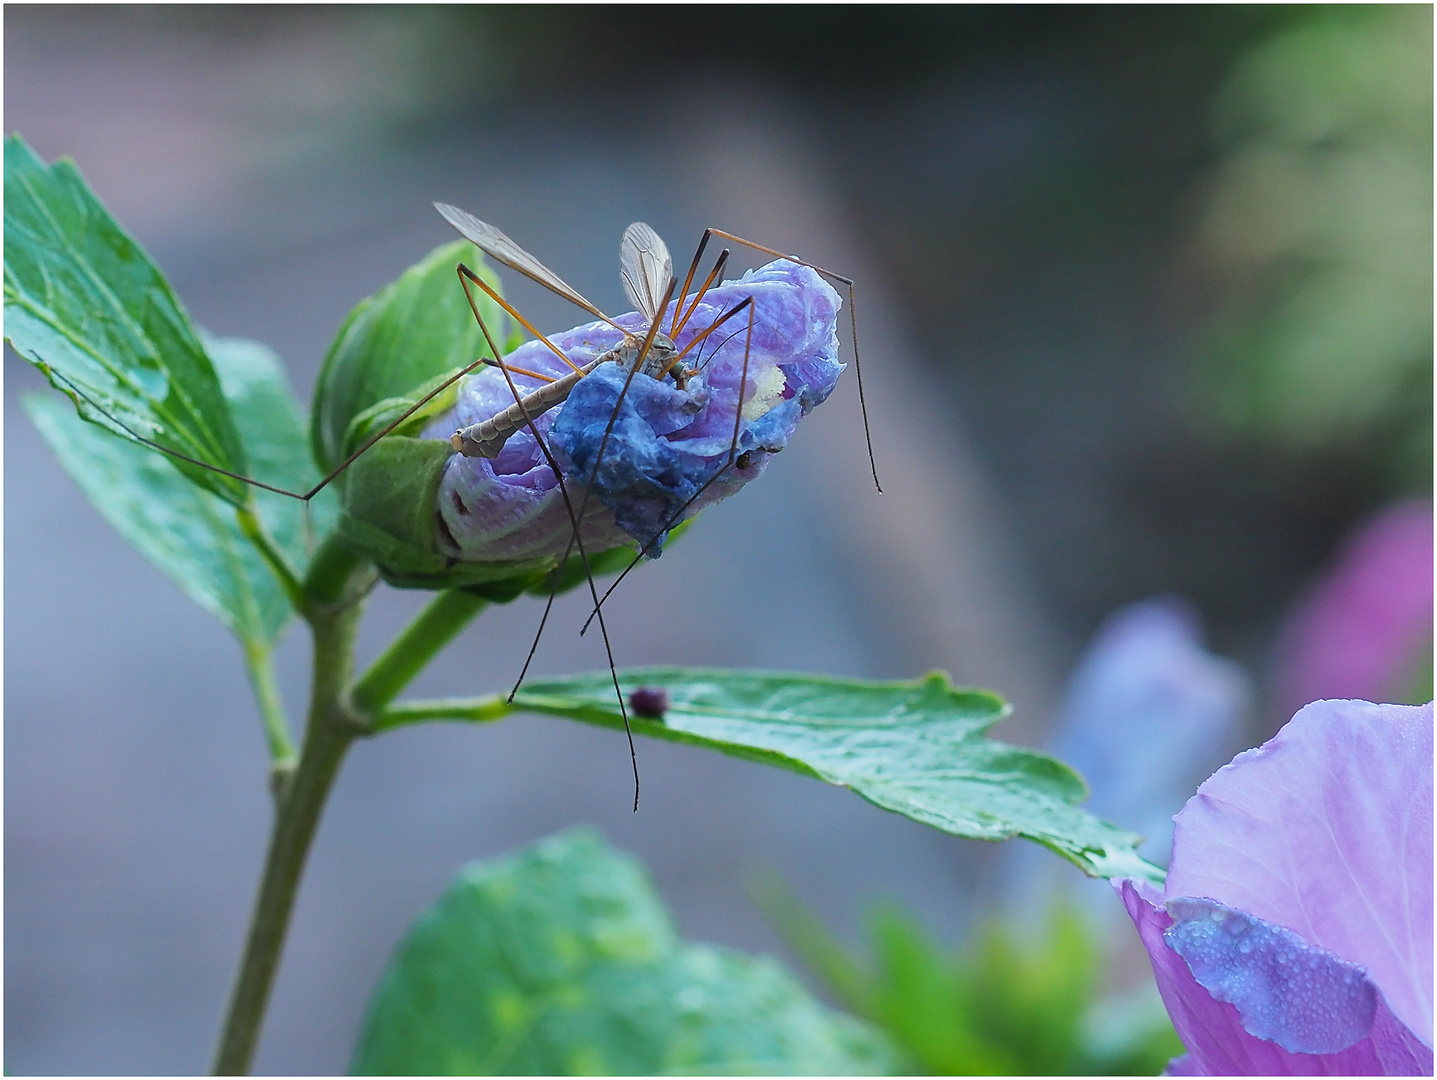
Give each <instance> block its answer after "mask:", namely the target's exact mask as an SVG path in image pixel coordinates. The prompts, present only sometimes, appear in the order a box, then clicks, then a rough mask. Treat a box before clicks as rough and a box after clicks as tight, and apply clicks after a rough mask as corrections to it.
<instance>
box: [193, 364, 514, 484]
mask: <svg viewBox="0 0 1437 1080" xmlns="http://www.w3.org/2000/svg"><path fill="white" fill-rule="evenodd" d="M488 363H489V361H488V360H475V361H474V363H472V364H469V365H468V366H466V367H462V368H460V369H459V370H458V371H456V372H455V373H454V374H453V375H451V376H450V377H449V378H447V379H445V380H444V381H443V382H442V383H440V384H439V385H438V386H436V387H435V388H434V389H433V390H431V391H429V393H427V394H425V395H424V396H423V397H422V398H420V399H419V400H418V401H416V402H415V403H414V404H413V405H411V406H410V407H409V408H407V409H405V410H404V412H403V413H401V414H400V416H399V417H398V419H396V420H395V421H394V422H393V423H391V424H389V425H388V426H386V427H385V429H384V430H383V431H381V432H379V434H377V435H372V436H370V437H369V438H368V439H366V440H365V441H364V444H363V445H362V446H360V448H359V449H358V450H356V451H355V452H354V453H352V454H350V455H349V457H347V458H345V459H344V460H343V461H341V462H340V463H339V464H338V465H336V466H335V467H334V468H333V469H331V470H330V471H329V475H328V476H326V477H325V478H324V479H323V480H321V481H320V482H319V483H317V484H315V485H314V487H312V488H310V489H309V490H308V491H307V492H305V493H304V494H303V495H295V498H297V499H304V500H305V501H306V502H308V501H309V500H310V499H312V498H314V497H315V496H316V495H318V494H319V493H320V491H321V490H323V488H324V487H325V485H326V484H328V483H329V482H330V481H331V480H333V479H334V478H335V477H336V476H338V475H339V474H340V473H342V472H344V470H345V469H347V468H349V467H350V466H351V465H353V464H354V463H355V461H357V460H358V459H359V456H360V455H361V454H363V453H364V452H365V451H366V450H368V449H369V448H370V447H371V446H373V445H374V444H375V443H377V442H378V441H379V440H380V439H382V438H384V436H386V435H388V434H389V433H390V432H391V431H393V430H394V429H395V428H397V427H398V426H399V425H400V424H402V423H404V421H406V420H408V419H409V418H410V417H411V416H413V415H414V414H415V413H417V412H418V411H419V410H420V409H422V408H424V406H426V405H428V404H429V403H430V402H431V401H433V400H434V399H435V398H436V397H438V396H439V395H440V394H442V393H444V391H446V390H448V389H449V388H450V387H451V386H453V385H454V384H455V383H457V382H458V381H459V380H460V379H462V378H464V376H465V375H468V374H469V373H470V372H471V371H473V370H474V369H475V368H477V367H479V366H480V365H482V364H488ZM499 366H501V367H502V366H503V365H502V364H501V365H499ZM211 467H212V466H211ZM249 483H251V484H255V485H256V486H258V487H262V488H267V489H268V490H269V491H279V489H278V488H272V487H269V485H267V484H260V483H259V482H258V481H256V480H250V481H249ZM280 494H281V495H291V494H293V492H289V491H280Z"/></svg>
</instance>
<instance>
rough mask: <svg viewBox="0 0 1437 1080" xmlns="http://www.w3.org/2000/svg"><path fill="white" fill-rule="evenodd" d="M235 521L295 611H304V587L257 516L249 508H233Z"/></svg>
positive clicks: (287, 558)
mask: <svg viewBox="0 0 1437 1080" xmlns="http://www.w3.org/2000/svg"><path fill="white" fill-rule="evenodd" d="M235 520H236V521H238V522H239V527H240V532H242V533H244V534H245V536H247V537H248V538H249V542H250V543H251V544H253V545H254V546H255V549H256V550H257V551H258V552H259V553H260V557H261V558H263V559H264V561H265V563H266V564H268V566H269V568H270V570H272V571H273V572H274V576H275V577H276V578H278V579H279V583H280V586H281V588H283V589H284V594H285V595H286V596H288V597H289V602H290V603H291V604H293V605H294V607H295V610H296V611H303V610H304V600H305V597H304V587H303V586H302V585H301V584H300V582H299V575H298V574H297V573H296V572H295V569H294V567H293V566H291V565H290V562H289V557H288V556H286V555H285V553H284V552H283V551H281V550H280V547H279V545H278V544H276V543H275V542H274V538H273V537H272V536H270V534H269V533H268V532H266V531H265V528H264V524H263V522H261V521H260V519H259V515H258V514H256V513H255V512H254V510H253V509H252V508H251V507H249V506H237V507H235Z"/></svg>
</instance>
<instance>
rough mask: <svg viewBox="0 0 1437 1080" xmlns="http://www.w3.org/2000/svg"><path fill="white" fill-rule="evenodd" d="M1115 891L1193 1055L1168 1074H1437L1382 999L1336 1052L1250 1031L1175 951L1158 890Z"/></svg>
mask: <svg viewBox="0 0 1437 1080" xmlns="http://www.w3.org/2000/svg"><path fill="white" fill-rule="evenodd" d="M1114 887H1115V888H1116V889H1117V890H1118V893H1119V895H1120V896H1121V897H1122V900H1123V905H1124V907H1126V908H1127V911H1128V914H1129V916H1130V917H1131V918H1132V920H1133V924H1134V925H1135V926H1136V927H1137V930H1138V936H1139V937H1140V938H1141V940H1142V942H1143V945H1144V946H1145V947H1146V949H1147V951H1148V957H1149V959H1150V960H1151V961H1152V966H1153V975H1154V977H1155V978H1156V980H1157V984H1158V992H1159V993H1160V994H1161V995H1162V998H1163V1004H1164V1005H1165V1006H1166V1007H1167V1010H1168V1015H1169V1016H1170V1017H1171V1018H1172V1021H1173V1025H1174V1027H1176V1028H1177V1032H1178V1036H1179V1037H1180V1038H1181V1039H1182V1041H1183V1046H1184V1047H1186V1048H1187V1051H1188V1052H1187V1054H1186V1055H1184V1056H1183V1057H1180V1058H1175V1059H1174V1060H1173V1061H1172V1062H1171V1063H1170V1064H1169V1066H1168V1074H1169V1075H1174V1076H1191V1075H1208V1076H1371V1075H1402V1076H1419V1075H1424V1074H1429V1075H1430V1073H1431V1071H1432V1051H1431V1050H1430V1048H1427V1047H1425V1046H1423V1045H1422V1044H1421V1043H1420V1041H1418V1040H1417V1039H1416V1037H1415V1036H1413V1035H1412V1034H1411V1032H1409V1031H1407V1029H1406V1028H1405V1027H1404V1025H1402V1024H1401V1023H1400V1022H1399V1021H1398V1020H1397V1019H1396V1018H1395V1017H1393V1016H1392V1013H1391V1011H1390V1010H1389V1009H1388V1008H1387V1006H1386V1003H1385V1002H1384V1001H1382V1000H1381V999H1380V998H1379V999H1378V1000H1377V1003H1376V1008H1375V1011H1374V1013H1373V1015H1372V1018H1371V1022H1370V1025H1369V1029H1368V1032H1367V1034H1366V1035H1365V1036H1364V1037H1362V1038H1360V1039H1358V1040H1357V1041H1356V1042H1354V1043H1353V1044H1352V1045H1350V1046H1348V1047H1346V1048H1344V1049H1342V1050H1339V1051H1337V1052H1335V1053H1326V1054H1307V1053H1297V1052H1293V1051H1290V1050H1286V1049H1284V1048H1283V1047H1282V1046H1280V1045H1279V1044H1278V1043H1277V1042H1274V1041H1270V1040H1268V1039H1262V1038H1259V1037H1257V1036H1256V1035H1253V1034H1251V1033H1250V1032H1249V1031H1248V1030H1247V1028H1246V1027H1245V1026H1244V1021H1243V1016H1242V1013H1241V1012H1240V1011H1239V1010H1238V1008H1237V1006H1235V1005H1233V1004H1232V1003H1230V1002H1227V1001H1219V1000H1217V999H1216V998H1214V996H1213V995H1212V994H1211V993H1209V991H1208V990H1207V989H1205V988H1204V987H1203V986H1202V984H1201V983H1199V982H1198V980H1197V978H1196V977H1194V975H1193V972H1192V970H1191V969H1190V968H1189V966H1188V963H1187V962H1186V961H1185V960H1184V959H1183V957H1182V956H1180V955H1179V954H1178V953H1177V952H1176V951H1174V949H1172V948H1171V947H1170V946H1169V944H1168V941H1167V940H1166V937H1165V935H1166V934H1167V933H1168V932H1169V931H1170V930H1171V928H1172V927H1173V926H1174V921H1173V918H1172V916H1171V915H1169V914H1168V912H1167V910H1166V909H1165V908H1164V906H1163V900H1162V896H1161V894H1160V892H1159V890H1158V889H1157V888H1155V887H1153V886H1151V885H1148V884H1147V883H1145V882H1137V881H1133V880H1131V879H1129V880H1123V881H1119V882H1114ZM1269 1004H1270V1003H1269Z"/></svg>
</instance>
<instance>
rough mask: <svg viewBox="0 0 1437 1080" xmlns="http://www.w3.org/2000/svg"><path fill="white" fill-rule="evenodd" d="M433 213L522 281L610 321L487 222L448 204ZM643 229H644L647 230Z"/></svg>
mask: <svg viewBox="0 0 1437 1080" xmlns="http://www.w3.org/2000/svg"><path fill="white" fill-rule="evenodd" d="M434 209H436V210H438V211H439V213H440V214H441V215H442V216H443V218H444V220H445V221H447V222H449V224H451V225H453V226H454V228H455V229H457V230H458V231H459V235H460V236H462V237H464V239H466V240H468V241H469V242H470V243H471V244H473V245H474V246H475V247H477V248H478V249H479V250H480V251H482V252H484V254H485V255H488V256H489V257H490V258H492V259H498V260H499V261H500V262H501V263H503V264H504V265H505V266H508V267H510V268H512V269H514V270H517V271H519V273H521V274H523V275H524V276H525V277H528V278H532V279H533V280H534V281H537V282H538V283H539V284H540V285H542V286H544V288H546V289H550V290H552V291H553V292H556V293H558V294H559V295H560V296H562V297H563V298H564V299H565V300H568V301H569V302H570V303H572V304H577V305H578V306H579V307H581V308H583V309H584V310H585V311H587V312H589V313H590V314H591V315H597V316H598V317H599V318H601V319H603V320H604V321H605V322H609V321H610V320H609V317H608V316H607V315H605V314H604V313H603V312H602V311H600V310H599V309H598V308H596V307H595V306H594V305H593V304H591V303H589V302H588V301H587V300H585V299H584V298H583V297H582V296H580V295H579V293H578V291H577V290H576V289H575V288H574V287H573V286H572V285H570V284H569V283H568V282H566V281H565V280H564V279H563V278H561V277H560V276H559V275H558V274H556V273H554V271H552V270H550V269H549V268H548V267H547V266H545V265H544V264H543V263H541V262H540V261H539V260H538V259H536V258H534V256H532V255H530V254H529V253H528V252H527V251H525V250H524V249H523V248H521V247H520V246H519V245H518V244H516V243H514V241H512V240H510V239H509V238H508V237H507V236H505V235H504V234H503V233H502V232H500V231H499V230H498V229H496V228H494V226H493V225H490V224H489V223H488V222H487V221H480V220H479V219H478V218H477V217H475V216H474V215H473V214H471V213H469V212H467V211H465V210H460V209H459V207H457V206H450V205H449V204H448V203H439V202H437V203H435V204H434ZM645 227H646V228H647V226H645ZM659 243H660V245H661V246H662V244H663V241H659Z"/></svg>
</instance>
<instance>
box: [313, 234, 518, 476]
mask: <svg viewBox="0 0 1437 1080" xmlns="http://www.w3.org/2000/svg"><path fill="white" fill-rule="evenodd" d="M461 261H462V262H464V263H465V264H467V265H468V266H469V268H470V269H471V270H473V271H474V272H475V273H477V274H479V275H480V276H481V277H482V278H483V279H484V280H485V281H486V282H487V283H488V284H489V285H490V287H491V288H493V289H494V290H495V291H496V292H498V291H499V279H498V278H497V277H496V276H495V274H494V273H493V271H492V270H490V269H489V268H488V267H487V266H486V265H485V264H484V259H483V256H482V255H480V254H479V250H478V249H477V248H475V247H474V246H473V245H471V244H469V243H467V242H466V241H463V240H460V241H456V242H454V243H452V244H445V245H444V246H443V247H438V248H435V249H434V250H433V251H431V252H430V253H429V254H428V255H426V256H425V257H424V258H423V259H422V260H420V261H419V262H418V263H416V264H415V265H414V266H411V267H410V268H409V269H408V270H406V271H404V273H403V274H401V275H400V276H399V279H398V280H397V281H394V282H391V283H390V284H388V285H386V286H385V287H384V288H382V289H380V290H379V291H378V292H377V293H375V294H374V295H373V296H371V297H368V298H367V299H365V300H362V301H360V303H359V304H358V306H356V307H355V308H354V310H353V311H351V312H350V313H349V316H348V317H347V318H346V319H345V320H344V323H343V325H341V326H340V328H339V333H338V334H336V335H335V338H334V342H333V343H332V344H331V345H330V347H329V351H328V353H327V354H326V355H325V358H324V367H323V369H322V370H321V371H320V373H319V382H318V383H317V384H316V387H315V394H314V405H313V408H312V410H311V413H310V445H311V446H312V447H313V450H314V456H315V458H316V459H317V460H319V461H321V462H323V463H324V467H325V468H326V469H332V468H333V467H334V466H336V465H338V464H339V463H340V462H341V461H343V460H344V458H345V456H346V454H347V453H348V449H347V448H346V446H345V435H346V432H347V431H348V429H349V426H350V423H351V421H353V420H354V419H355V418H356V417H358V416H359V415H360V414H361V413H363V412H364V411H365V410H367V409H370V408H372V407H373V406H375V405H378V404H379V403H381V402H383V401H386V400H387V399H390V398H403V397H406V396H408V395H409V394H410V393H411V392H412V391H413V390H414V389H415V388H416V387H419V386H421V385H423V384H424V383H427V382H429V381H430V380H431V379H433V378H434V377H435V376H436V375H440V374H443V373H444V372H450V371H453V370H454V369H456V368H461V367H464V366H466V365H468V364H472V363H473V362H474V361H475V360H477V359H479V357H480V356H487V355H490V352H489V348H488V346H487V345H486V344H485V341H484V335H483V334H482V333H480V330H479V325H478V323H476V322H475V321H474V315H473V313H472V312H471V311H470V310H469V302H468V301H467V300H466V299H465V297H464V289H463V286H462V285H461V284H460V282H459V276H458V274H456V273H455V272H454V268H455V266H456V265H458V263H460V262H461ZM473 291H474V299H475V302H476V304H477V306H478V308H479V311H480V313H481V314H482V315H483V316H484V321H485V322H486V323H488V325H489V329H490V331H491V332H492V333H493V334H494V340H495V343H496V344H497V345H499V347H500V348H503V347H504V345H505V341H506V338H507V337H508V335H509V317H508V315H506V314H505V313H504V310H503V309H502V308H500V307H499V305H498V304H496V303H494V301H492V300H490V299H489V298H488V297H487V296H485V295H484V293H483V292H481V291H480V290H479V289H477V288H476V289H474V290H473Z"/></svg>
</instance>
